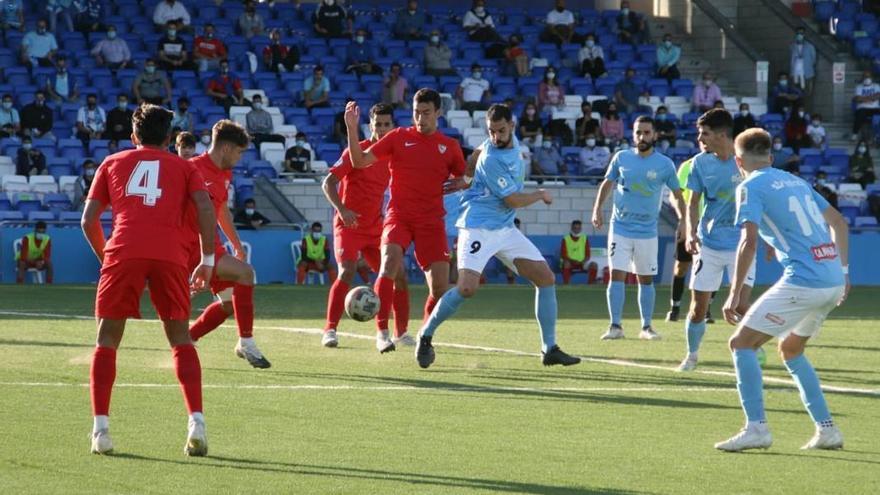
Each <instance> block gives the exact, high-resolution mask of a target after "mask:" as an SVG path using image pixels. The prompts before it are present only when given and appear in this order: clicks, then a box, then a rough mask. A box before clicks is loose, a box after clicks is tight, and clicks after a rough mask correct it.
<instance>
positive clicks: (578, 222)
mask: <svg viewBox="0 0 880 495" xmlns="http://www.w3.org/2000/svg"><path fill="white" fill-rule="evenodd" d="M583 224H584V222H581V221H580V220H572V221H571V226H572V227H574V226H575V225H583Z"/></svg>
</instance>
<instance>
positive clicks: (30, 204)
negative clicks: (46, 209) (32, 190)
mask: <svg viewBox="0 0 880 495" xmlns="http://www.w3.org/2000/svg"><path fill="white" fill-rule="evenodd" d="M15 209H16V210H18V211H20V212H21V214H22V215H25V216H27V215H29V214H30V212H32V211H40V210H42V209H43V203H42V202H41V201H40V200H38V199H22V200H20V201H17V202H16V203H15Z"/></svg>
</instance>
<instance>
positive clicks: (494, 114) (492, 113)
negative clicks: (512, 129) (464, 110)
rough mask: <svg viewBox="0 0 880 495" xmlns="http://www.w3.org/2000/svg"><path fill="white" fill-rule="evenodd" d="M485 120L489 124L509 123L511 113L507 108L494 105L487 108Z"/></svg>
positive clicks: (511, 116) (511, 117) (511, 118)
mask: <svg viewBox="0 0 880 495" xmlns="http://www.w3.org/2000/svg"><path fill="white" fill-rule="evenodd" d="M486 118H487V119H488V120H489V121H490V122H498V121H499V120H504V121H506V122H510V121H512V120H513V112H511V111H510V108H509V107H507V106H505V105H501V104H498V103H495V104H494V105H492V106H491V107H489V111H488V112H486Z"/></svg>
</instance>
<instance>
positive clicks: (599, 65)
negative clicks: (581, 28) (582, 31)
mask: <svg viewBox="0 0 880 495" xmlns="http://www.w3.org/2000/svg"><path fill="white" fill-rule="evenodd" d="M578 62H579V63H580V64H581V75H582V76H583V77H587V76H590V77H592V78H593V79H596V78H599V77H602V75H603V74H605V72H606V70H605V51H604V50H602V47H601V46H599V45H597V44H596V36H594V35H593V34H588V35H587V39H586V40H585V41H584V46H583V47H582V48H581V49H580V50H578Z"/></svg>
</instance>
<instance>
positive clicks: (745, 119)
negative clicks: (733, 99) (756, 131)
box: [733, 103, 758, 137]
mask: <svg viewBox="0 0 880 495" xmlns="http://www.w3.org/2000/svg"><path fill="white" fill-rule="evenodd" d="M752 127H758V124H757V122H755V116H754V115H752V112H751V111H750V110H749V104H748V103H740V105H739V113H738V114H737V115H736V117H734V118H733V137H737V136H738V135H739V133H741V132H742V131H744V130H746V129H751V128H752Z"/></svg>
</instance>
